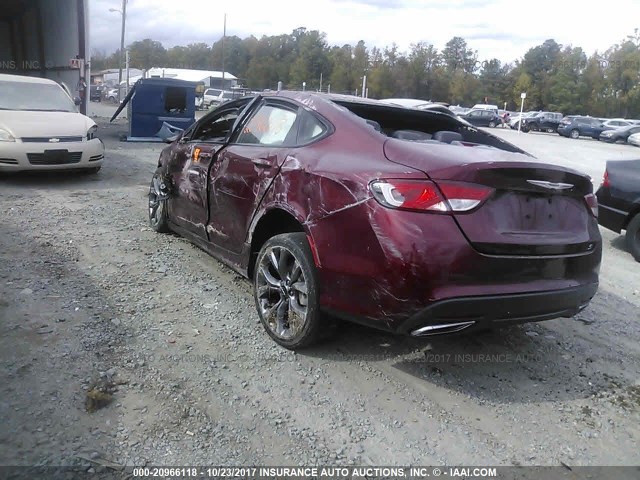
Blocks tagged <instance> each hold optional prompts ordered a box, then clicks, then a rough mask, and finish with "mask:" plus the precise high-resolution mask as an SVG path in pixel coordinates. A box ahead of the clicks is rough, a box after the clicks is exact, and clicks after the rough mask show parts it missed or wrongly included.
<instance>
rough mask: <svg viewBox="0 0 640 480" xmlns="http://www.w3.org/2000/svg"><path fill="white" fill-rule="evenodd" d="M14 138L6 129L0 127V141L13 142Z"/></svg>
mask: <svg viewBox="0 0 640 480" xmlns="http://www.w3.org/2000/svg"><path fill="white" fill-rule="evenodd" d="M15 141H16V139H15V138H14V136H13V135H11V134H10V133H9V132H7V131H6V130H3V129H2V128H0V142H15Z"/></svg>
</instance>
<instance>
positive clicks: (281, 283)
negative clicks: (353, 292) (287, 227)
mask: <svg viewBox="0 0 640 480" xmlns="http://www.w3.org/2000/svg"><path fill="white" fill-rule="evenodd" d="M253 294H254V299H255V302H256V309H257V310H258V316H259V317H260V322H261V323H262V326H263V327H264V329H265V330H266V331H267V333H268V334H269V336H270V337H271V338H272V339H273V340H274V341H275V342H276V343H277V344H278V345H280V346H282V347H284V348H286V349H289V350H298V349H301V348H304V347H308V346H310V345H312V344H313V343H316V342H317V341H318V340H319V339H320V337H321V333H322V329H323V326H324V322H323V317H322V314H321V312H320V306H319V299H320V292H319V283H318V274H317V271H316V267H315V263H314V261H313V255H312V253H311V248H310V247H309V242H308V241H307V237H306V235H305V234H304V233H283V234H281V235H276V236H275V237H272V238H270V239H269V240H267V242H266V243H265V244H264V245H263V246H262V248H261V249H260V253H258V258H257V260H256V266H255V271H254V274H253ZM327 328H328V325H327Z"/></svg>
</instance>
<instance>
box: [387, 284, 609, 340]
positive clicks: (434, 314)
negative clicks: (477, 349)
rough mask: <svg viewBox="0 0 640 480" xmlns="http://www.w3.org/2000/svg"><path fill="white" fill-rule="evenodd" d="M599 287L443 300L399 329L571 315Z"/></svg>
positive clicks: (450, 328)
mask: <svg viewBox="0 0 640 480" xmlns="http://www.w3.org/2000/svg"><path fill="white" fill-rule="evenodd" d="M597 290H598V284H597V283H592V284H588V285H581V286H579V287H573V288H566V289H563V290H557V291H547V292H532V293H519V294H508V295H488V296H482V297H461V298H452V299H448V300H442V301H439V302H436V303H434V304H432V305H430V306H428V307H427V308H425V309H423V310H422V311H420V312H418V313H416V314H415V315H413V316H412V317H410V318H409V319H408V320H406V321H404V322H403V323H401V324H400V325H399V327H398V328H397V330H396V331H397V333H404V334H410V335H412V336H427V335H435V334H441V333H453V332H456V331H462V330H470V329H473V328H485V327H487V326H492V325H505V324H516V323H527V322H539V321H542V320H550V319H553V318H560V317H572V316H573V315H576V314H577V313H578V312H580V311H581V310H582V309H584V308H585V307H586V306H587V304H588V303H589V302H590V301H591V299H592V298H593V296H594V295H595V294H596V292H597Z"/></svg>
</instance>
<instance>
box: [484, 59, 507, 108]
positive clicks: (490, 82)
mask: <svg viewBox="0 0 640 480" xmlns="http://www.w3.org/2000/svg"><path fill="white" fill-rule="evenodd" d="M508 73H509V70H508V68H506V67H504V66H503V65H502V63H501V62H500V60H498V59H497V58H493V59H491V60H489V61H485V62H482V71H481V72H480V76H479V83H480V97H481V98H483V99H484V98H486V99H487V101H488V102H489V103H495V104H502V103H503V102H505V101H509V100H510V98H509V97H510V96H509V97H506V96H505V95H504V89H505V86H506V85H507V83H508V77H507V75H508Z"/></svg>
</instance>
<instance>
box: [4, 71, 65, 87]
mask: <svg viewBox="0 0 640 480" xmlns="http://www.w3.org/2000/svg"><path fill="white" fill-rule="evenodd" d="M0 82H21V83H39V84H44V85H51V84H53V85H58V84H57V83H56V82H55V81H54V80H51V79H49V78H42V77H27V76H25V75H9V74H6V73H0Z"/></svg>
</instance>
